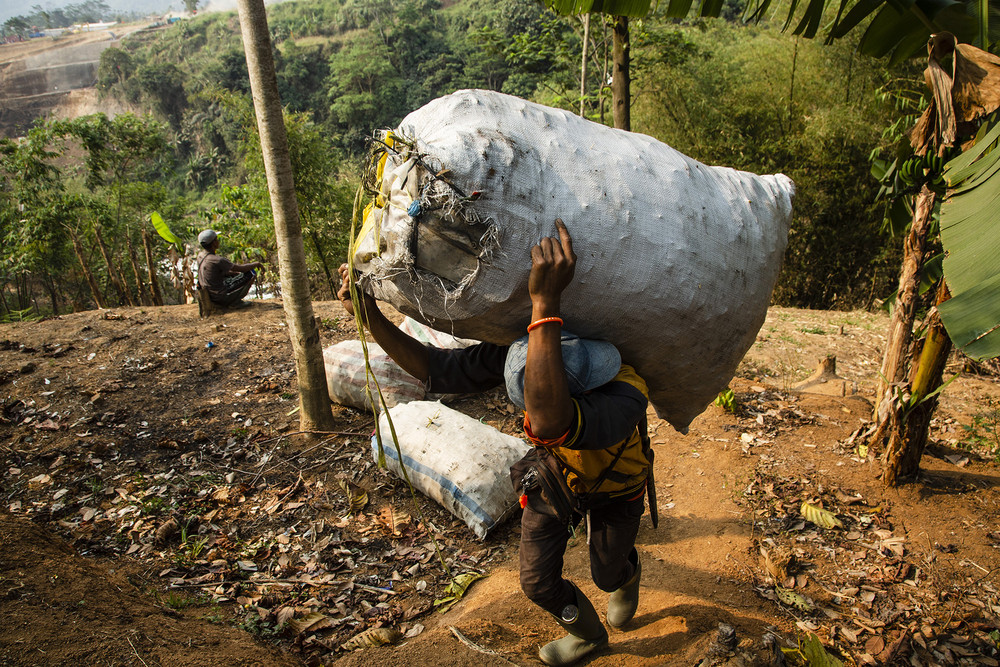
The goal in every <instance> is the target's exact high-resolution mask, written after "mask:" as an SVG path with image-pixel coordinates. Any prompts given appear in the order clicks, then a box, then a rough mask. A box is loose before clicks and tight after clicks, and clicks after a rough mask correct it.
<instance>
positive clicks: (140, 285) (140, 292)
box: [125, 230, 153, 306]
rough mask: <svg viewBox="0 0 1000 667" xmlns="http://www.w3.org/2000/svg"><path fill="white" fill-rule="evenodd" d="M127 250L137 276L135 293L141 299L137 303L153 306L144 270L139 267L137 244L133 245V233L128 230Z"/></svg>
mask: <svg viewBox="0 0 1000 667" xmlns="http://www.w3.org/2000/svg"><path fill="white" fill-rule="evenodd" d="M125 251H126V254H127V255H128V263H129V266H131V267H132V277H133V278H135V293H136V298H137V300H138V301H139V304H137V305H143V306H151V305H153V300H152V299H150V298H149V295H148V293H147V291H146V284H145V283H144V282H143V281H142V271H141V270H140V269H139V258H138V257H137V256H136V254H135V246H134V245H132V235H131V234H130V233H128V231H127V230H126V234H125Z"/></svg>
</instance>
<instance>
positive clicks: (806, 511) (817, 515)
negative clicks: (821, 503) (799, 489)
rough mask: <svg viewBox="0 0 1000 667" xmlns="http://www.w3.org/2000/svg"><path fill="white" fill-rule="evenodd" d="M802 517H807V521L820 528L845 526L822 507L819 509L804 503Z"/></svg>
mask: <svg viewBox="0 0 1000 667" xmlns="http://www.w3.org/2000/svg"><path fill="white" fill-rule="evenodd" d="M800 511H801V513H802V516H803V517H805V519H806V520H807V521H810V522H811V523H814V524H816V525H817V526H819V527H820V528H827V529H829V528H843V527H844V524H843V523H842V522H841V520H840V519H838V518H837V517H836V515H834V514H833V512H828V511H827V510H825V509H823V508H822V507H817V506H816V505H813V504H811V503H807V502H804V503H802V508H801V510H800Z"/></svg>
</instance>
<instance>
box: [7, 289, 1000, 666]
mask: <svg viewBox="0 0 1000 667" xmlns="http://www.w3.org/2000/svg"><path fill="white" fill-rule="evenodd" d="M317 315H318V317H320V318H321V320H322V322H323V325H324V326H323V328H322V333H323V337H324V344H329V343H332V342H335V341H338V340H342V339H345V338H347V337H350V336H352V335H353V334H352V330H351V323H350V322H347V321H344V320H342V319H341V315H342V312H341V310H340V307H339V304H335V303H319V304H317ZM282 319H283V313H282V310H281V308H280V305H279V304H278V303H276V302H262V303H261V302H259V303H255V304H254V306H253V307H252V308H249V309H246V310H244V311H238V312H234V313H228V314H225V315H223V316H221V317H217V318H210V319H208V320H199V319H198V317H197V312H196V310H195V307H194V306H175V307H165V308H145V309H138V308H137V309H116V310H111V311H91V312H87V313H79V314H75V315H67V316H63V317H60V318H57V319H54V320H48V321H45V322H40V323H21V324H4V325H0V396H2V397H3V411H2V413H0V418H2V421H0V455H3V457H4V465H3V467H2V468H0V493H2V494H3V499H4V502H3V504H2V505H0V615H2V617H3V618H5V619H8V618H10V619H16V622H13V623H6V624H3V625H2V626H0V646H2V648H0V663H2V664H11V665H29V664H30V665H62V664H105V663H106V664H118V665H129V664H132V665H157V664H158V665H186V664H190V665H195V664H199V665H200V664H204V665H214V664H240V665H243V664H246V665H284V664H299V663H304V664H310V665H312V664H337V665H358V666H361V665H364V666H365V667H367V666H368V665H371V664H373V662H374V663H377V664H381V665H386V666H389V665H413V664H434V665H456V666H457V665H509V664H511V663H513V664H517V665H533V664H539V663H538V661H537V658H536V653H537V649H538V646H539V645H540V644H542V643H544V642H546V641H548V640H550V639H553V638H555V637H556V636H557V628H556V625H555V624H554V623H553V622H552V621H551V619H549V618H547V617H546V615H545V614H544V613H543V612H540V611H539V610H537V609H536V608H534V607H533V606H532V605H530V603H528V602H527V601H526V599H525V598H524V597H523V595H522V594H521V592H520V590H519V586H518V582H517V571H516V570H517V568H516V555H517V531H518V527H517V525H516V522H514V523H511V524H507V525H506V526H504V527H502V528H501V529H498V530H497V531H495V533H494V534H492V535H491V536H490V537H489V538H488V539H487V540H486V541H485V542H479V541H477V540H475V539H474V537H472V535H471V533H470V532H469V531H468V530H467V529H466V528H465V527H464V526H463V525H461V524H459V523H458V522H457V521H454V520H453V519H451V517H449V516H448V515H447V514H446V513H444V512H443V511H442V510H441V509H440V508H437V507H434V506H431V505H430V504H429V503H428V502H426V501H424V503H423V504H422V507H423V508H424V509H423V511H424V513H425V523H420V522H419V520H418V519H416V518H413V516H414V515H415V510H414V509H413V508H412V505H411V504H410V502H409V500H408V498H407V493H406V490H405V489H404V488H403V487H402V485H401V484H400V483H399V482H397V481H396V480H394V479H393V478H391V477H388V476H387V475H386V474H385V473H383V472H381V471H379V470H377V469H376V468H375V466H374V464H373V463H372V461H371V454H370V445H369V441H368V434H369V433H370V431H371V426H372V422H371V419H370V417H368V416H366V415H364V414H361V413H358V412H356V411H354V410H351V409H346V408H336V409H335V412H336V414H337V419H338V428H339V432H338V434H335V435H331V436H329V437H328V438H326V439H322V440H320V441H318V442H317V441H316V440H312V441H304V440H302V439H301V438H299V437H297V436H294V435H293V432H294V429H295V427H296V419H295V416H294V411H293V409H294V407H295V404H296V402H295V400H294V392H295V382H294V369H293V367H292V364H291V356H290V349H289V345H288V341H287V333H286V328H285V326H284V324H283V322H282ZM884 325H885V318H884V317H881V316H878V315H870V314H864V313H821V312H814V311H797V310H789V309H772V311H771V312H770V314H769V317H768V321H767V323H765V325H764V328H763V329H762V330H761V334H760V336H759V337H758V343H757V345H755V347H754V348H753V349H752V350H751V352H750V354H749V355H748V358H747V360H746V361H745V362H744V364H743V365H742V366H741V370H740V374H739V376H738V377H737V378H735V379H734V381H733V384H732V385H731V386H732V388H733V389H734V391H735V399H736V400H735V406H736V411H735V413H732V412H727V411H726V410H724V409H723V408H721V407H717V406H710V407H709V408H708V409H707V410H706V412H705V413H704V414H703V415H702V416H700V417H699V418H698V419H697V420H695V422H694V423H693V425H692V428H691V432H690V433H689V434H688V435H686V436H682V435H680V434H679V433H676V432H675V431H673V429H672V428H671V427H669V426H668V425H666V424H665V423H663V422H660V421H659V420H657V419H655V416H653V415H652V414H651V420H650V426H651V433H652V439H653V442H654V444H655V449H656V456H657V459H656V478H657V484H658V500H659V505H660V517H661V518H660V526H659V528H658V529H655V530H654V529H653V528H652V526H651V525H650V523H649V519H648V517H647V518H644V520H643V526H642V528H641V531H640V535H639V540H638V548H639V551H640V554H641V556H642V559H643V584H642V588H641V591H642V599H641V602H640V607H639V611H638V614H637V616H636V618H635V619H634V621H633V622H632V623H630V624H629V625H628V626H627V627H626V628H625V629H624V630H623V631H612V633H611V645H610V647H609V648H608V649H605V650H604V651H602V652H601V653H599V654H598V655H596V656H594V657H593V658H592V659H589V660H587V661H584V663H583V664H587V665H594V666H611V665H674V664H676V665H682V664H683V665H690V664H697V663H698V662H699V661H701V660H702V659H703V658H705V657H706V655H708V654H709V652H710V650H711V644H712V642H713V641H714V639H715V636H716V630H717V628H718V626H719V623H720V622H724V623H728V624H730V625H732V626H733V627H735V629H736V631H737V636H738V638H739V640H740V642H741V643H740V644H739V645H738V647H737V648H736V650H735V652H734V653H733V654H731V655H730V654H725V652H723V654H722V655H721V657H717V658H713V660H714V663H712V661H710V663H712V664H723V663H726V661H727V660H728V661H729V662H728V663H727V664H732V665H735V664H738V663H737V662H734V661H736V660H743V663H741V664H754V663H755V662H757V663H761V664H763V661H764V660H765V659H766V657H767V648H766V647H765V646H764V645H763V643H762V642H763V637H764V636H765V633H767V632H768V631H769V630H770V631H771V632H774V633H775V634H776V635H777V636H778V637H779V638H780V641H781V642H783V646H785V648H786V649H788V650H789V651H793V649H794V648H795V647H796V641H797V640H798V641H803V640H805V639H807V638H808V637H810V636H812V635H815V636H816V637H818V638H819V639H820V640H821V641H822V642H823V643H824V644H825V645H826V646H827V648H828V649H829V650H830V651H831V653H832V654H839V655H840V656H841V657H842V658H843V657H848V656H850V657H851V658H852V659H853V660H855V661H856V662H857V663H859V664H865V663H868V664H891V663H892V662H894V661H899V660H904V661H906V664H910V663H909V656H911V655H912V656H915V657H914V658H913V659H914V660H917V664H931V663H932V662H935V663H937V664H942V665H943V664H984V665H996V664H997V662H996V653H997V639H1000V634H993V635H991V634H990V633H997V631H998V630H1000V625H998V623H997V613H998V611H997V610H998V609H1000V598H998V592H997V587H998V586H1000V584H997V583H996V582H995V581H994V572H995V571H996V569H997V568H1000V552H998V550H1000V529H998V526H997V521H996V516H997V515H998V509H1000V508H998V504H1000V491H998V486H1000V474H998V471H997V464H996V462H995V455H993V457H991V458H986V454H987V453H988V452H989V447H990V444H989V443H990V442H991V441H990V435H989V432H988V429H987V427H986V425H987V422H986V421H984V420H985V417H988V416H989V415H990V414H995V413H996V408H997V405H998V403H997V401H998V399H1000V392H998V388H997V379H996V378H995V377H976V376H967V377H961V378H959V379H958V380H956V381H955V382H954V383H952V385H950V386H949V388H948V390H947V391H946V392H945V395H944V400H943V406H942V408H941V410H940V412H939V415H938V418H937V419H936V421H935V426H934V432H933V438H934V445H933V447H932V448H931V451H929V453H928V455H927V456H926V457H925V460H924V466H925V474H924V475H923V477H922V478H921V480H920V481H919V482H918V483H915V484H911V485H908V486H905V487H902V488H901V489H899V490H886V489H884V488H883V487H882V486H881V484H880V483H879V482H878V480H877V479H876V473H877V462H876V461H875V459H874V456H872V455H868V456H862V455H861V453H860V452H859V451H858V450H857V449H856V448H854V447H852V446H850V445H845V444H844V443H845V442H846V441H847V440H848V437H849V435H850V434H851V433H852V432H853V431H854V430H855V429H856V428H857V427H858V426H859V425H860V424H861V423H862V421H863V420H864V419H866V418H867V417H868V415H869V413H870V404H869V403H868V401H867V399H866V398H865V397H866V396H868V397H869V398H870V391H871V388H872V387H873V385H874V382H873V379H872V376H873V368H874V367H875V366H876V365H877V361H878V355H879V346H880V345H881V335H882V332H883V331H884ZM209 343H211V346H209ZM827 354H836V355H837V358H838V371H839V372H840V374H841V375H842V376H843V377H845V378H847V379H848V380H849V381H851V382H853V383H856V384H857V386H858V388H859V391H860V392H861V394H860V396H846V397H830V396H822V395H812V394H802V395H798V394H795V393H792V392H790V391H789V388H790V387H791V386H792V385H794V384H795V383H796V382H798V381H801V380H803V379H804V378H805V377H807V376H808V375H809V374H810V372H811V370H812V367H813V366H814V365H815V363H816V361H817V360H818V359H820V358H822V357H824V356H826V355H827ZM955 367H957V366H955ZM457 407H458V408H459V409H461V410H463V411H464V412H466V413H467V414H471V415H473V416H475V417H476V418H477V419H479V418H481V419H483V420H484V421H485V422H486V423H490V424H492V425H494V426H497V427H499V428H501V429H503V430H507V431H514V430H516V426H517V424H516V419H514V418H512V417H511V415H510V414H509V413H508V412H507V411H506V408H505V402H504V401H503V400H502V397H500V396H490V397H487V398H486V399H482V398H476V399H469V400H465V401H461V402H459V403H458V404H457ZM991 410H992V411H993V412H990V411H991ZM974 420H978V421H974ZM963 425H965V426H969V425H973V426H974V428H973V430H972V431H968V430H967V429H965V428H963ZM973 435H976V436H978V438H979V440H978V442H979V444H980V447H979V449H978V450H977V451H969V450H967V449H959V448H956V445H960V444H963V443H964V444H965V445H969V444H970V443H971V442H972V440H974V439H975V438H973V437H972V436H973ZM996 444H997V445H998V446H1000V443H996ZM866 454H869V453H866ZM342 482H343V484H342ZM362 492H363V493H364V497H363V500H364V501H365V502H364V505H363V506H362V508H361V509H360V510H352V504H354V503H355V502H356V501H357V499H358V498H361V497H362V496H361V495H360V494H361V493H362ZM804 501H807V502H810V503H812V504H814V505H816V506H822V507H823V508H825V509H827V510H829V511H831V512H834V513H835V514H836V516H837V517H838V518H839V520H840V521H841V523H842V524H843V528H837V529H833V530H828V529H823V528H820V527H818V526H816V525H815V524H813V523H812V522H810V521H807V520H806V519H805V518H804V517H803V514H802V512H803V510H802V503H803V502H804ZM171 521H173V522H174V523H173V528H172V529H171ZM428 526H430V527H432V528H433V530H432V531H431V532H432V533H433V534H434V535H435V537H436V539H437V541H438V543H439V546H440V547H441V548H442V553H443V555H444V557H445V558H446V559H447V560H448V561H449V563H450V564H451V567H452V568H453V569H454V570H455V571H466V572H480V573H483V574H486V575H487V576H486V577H485V578H483V579H481V580H479V581H477V582H475V583H474V584H473V585H472V586H471V588H470V590H469V593H468V594H467V595H466V597H465V598H464V599H462V600H461V601H459V602H458V603H457V604H455V605H454V607H452V608H451V609H450V610H449V611H448V612H447V613H444V614H441V613H438V612H436V611H434V610H433V607H432V603H433V601H434V600H435V599H438V598H440V597H442V596H443V594H444V587H445V586H446V585H447V583H448V581H447V577H445V576H444V575H443V574H442V571H441V568H440V566H439V565H438V564H437V561H436V556H435V555H434V549H433V546H432V545H431V544H430V542H429V533H428ZM585 541H586V538H585V535H582V534H581V535H578V536H577V537H576V538H574V540H573V542H572V546H571V548H570V549H569V550H568V553H567V573H568V575H569V576H570V577H571V578H572V579H573V580H574V581H576V582H577V583H578V584H579V585H580V586H581V588H582V589H583V590H584V591H585V592H586V593H587V594H588V595H589V596H590V597H591V598H592V599H593V600H594V601H595V605H596V606H597V607H598V609H599V610H603V608H604V606H605V605H606V600H607V596H606V594H604V593H601V592H599V591H597V590H596V589H595V587H594V586H593V584H592V583H591V582H590V577H589V566H588V562H587V553H586V544H585ZM763 553H767V554H768V557H767V559H765V558H764V557H763V556H762V554H763ZM379 627H381V628H392V629H394V630H396V631H399V632H400V633H404V634H406V635H408V636H407V637H405V638H404V639H402V641H399V642H398V643H397V644H396V645H393V646H382V647H377V646H375V647H369V648H365V649H363V650H358V651H355V652H345V651H344V650H343V649H341V648H340V647H341V645H342V644H343V643H344V642H346V641H348V640H349V639H350V638H351V637H355V636H357V635H358V634H359V633H362V632H365V631H366V630H369V629H371V628H379ZM451 628H454V629H455V631H457V632H458V633H459V634H460V635H461V636H462V638H464V640H465V641H462V640H460V639H459V638H458V636H457V635H456V634H455V632H454V631H453V630H452V629H451ZM482 651H493V652H495V655H490V654H487V653H484V652H482ZM740 654H742V657H740ZM797 656H798V657H797ZM787 658H788V660H789V661H791V662H792V663H795V661H796V660H800V661H801V655H800V654H798V653H797V652H793V653H789V654H788V656H787Z"/></svg>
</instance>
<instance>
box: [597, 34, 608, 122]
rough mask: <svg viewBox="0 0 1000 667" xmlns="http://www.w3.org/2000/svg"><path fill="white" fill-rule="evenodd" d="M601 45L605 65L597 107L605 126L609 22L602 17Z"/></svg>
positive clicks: (602, 71)
mask: <svg viewBox="0 0 1000 667" xmlns="http://www.w3.org/2000/svg"><path fill="white" fill-rule="evenodd" d="M601 31H602V36H601V45H602V46H603V47H604V48H603V49H601V50H602V51H603V65H602V67H601V89H600V92H599V93H598V94H597V106H598V108H599V110H600V114H601V125H604V102H605V99H606V95H605V94H604V89H605V88H606V87H607V85H608V22H607V20H606V19H605V18H604V16H603V15H602V16H601Z"/></svg>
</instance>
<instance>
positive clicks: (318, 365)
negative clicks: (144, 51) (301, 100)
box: [237, 0, 334, 431]
mask: <svg viewBox="0 0 1000 667" xmlns="http://www.w3.org/2000/svg"><path fill="white" fill-rule="evenodd" d="M237 4H238V7H239V14H240V27H241V30H242V33H243V48H244V50H245V51H246V57H247V69H248V70H249V73H250V90H251V92H252V93H253V104H254V111H255V112H256V115H257V129H258V131H259V132H260V146H261V150H262V152H263V154H264V168H265V171H266V173H267V183H268V190H269V191H270V194H271V212H272V214H273V216H274V233H275V240H276V241H277V243H278V268H279V270H280V272H281V292H282V302H283V303H284V306H285V315H286V317H287V319H288V333H289V336H290V337H291V340H292V350H293V351H294V354H295V367H296V373H297V375H298V380H299V407H300V415H301V418H300V421H299V424H300V430H303V431H312V430H324V431H329V430H332V429H333V426H334V424H333V413H332V412H331V411H330V395H329V393H328V391H327V388H326V368H325V367H324V365H323V349H322V347H321V345H320V337H319V327H318V326H317V324H316V318H315V317H314V316H313V309H312V301H311V299H310V290H309V278H308V276H307V274H306V253H305V245H304V243H303V241H302V226H301V224H300V222H299V207H298V201H297V200H296V198H295V184H294V182H293V178H292V162H291V158H290V157H289V154H288V137H287V135H286V133H285V120H284V117H283V115H282V111H281V100H280V99H279V97H278V80H277V77H276V76H275V72H274V60H273V58H272V55H271V48H272V45H271V37H270V34H269V32H268V28H267V15H266V14H265V11H264V0H239V1H238V3H237Z"/></svg>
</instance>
